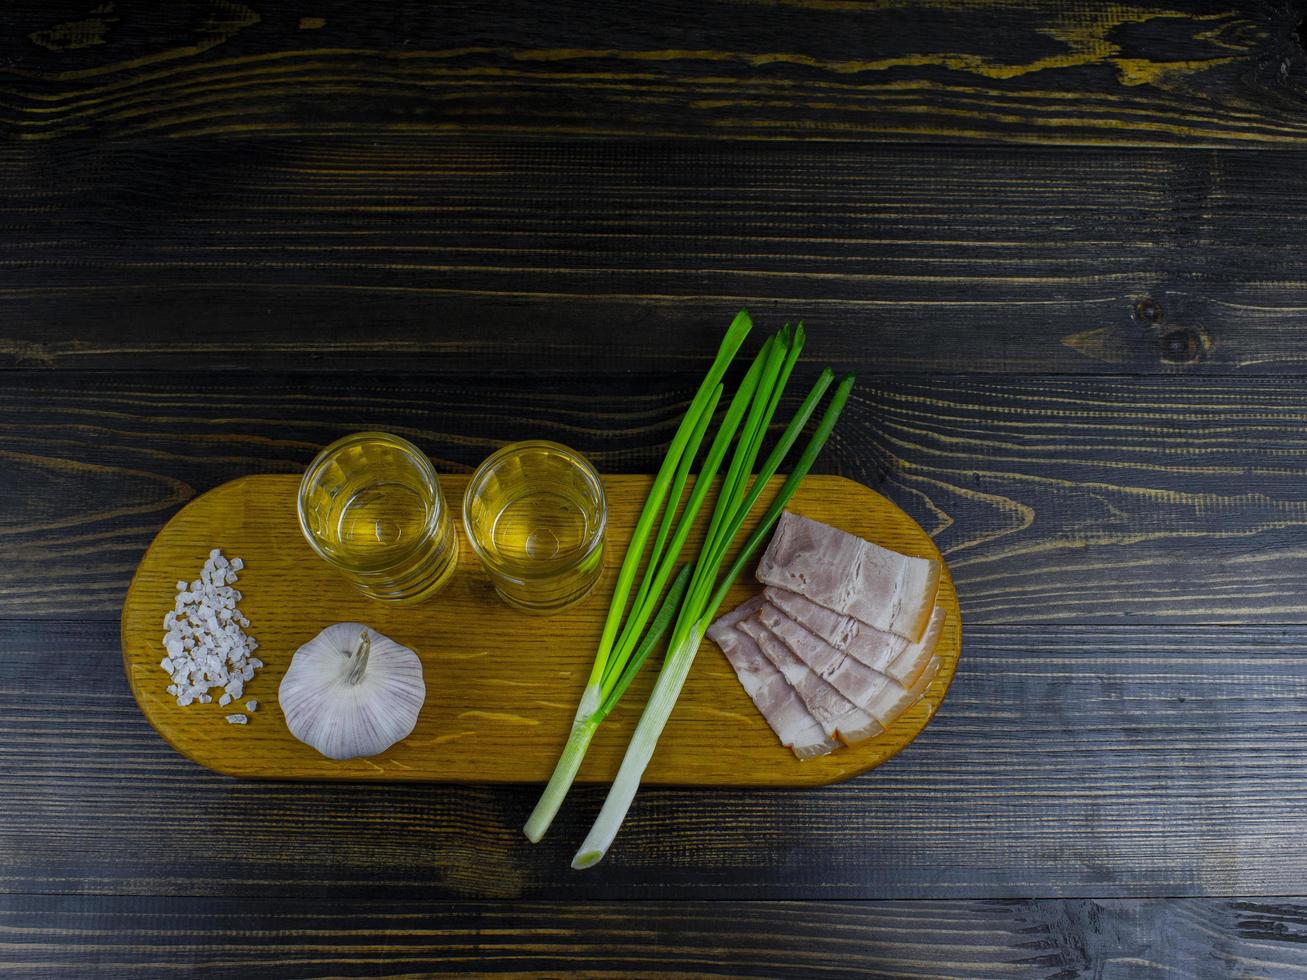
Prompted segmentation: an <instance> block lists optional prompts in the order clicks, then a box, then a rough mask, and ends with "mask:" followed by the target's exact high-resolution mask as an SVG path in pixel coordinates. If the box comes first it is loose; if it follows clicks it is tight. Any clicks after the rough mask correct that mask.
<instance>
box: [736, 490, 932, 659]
mask: <svg viewBox="0 0 1307 980" xmlns="http://www.w3.org/2000/svg"><path fill="white" fill-rule="evenodd" d="M758 581H760V582H762V583H763V584H764V585H773V586H776V587H777V588H781V589H787V590H789V591H790V592H797V593H798V594H799V595H802V596H806V597H807V598H809V599H811V600H812V601H813V602H815V603H817V604H818V605H821V606H825V607H826V608H827V609H832V610H834V611H835V612H838V613H843V614H844V615H846V616H852V617H853V618H854V619H856V620H858V621H859V622H862V623H866V624H867V625H868V626H872V627H875V628H876V629H878V630H882V631H884V632H886V633H895V634H897V635H898V636H901V637H903V638H904V639H906V640H908V641H910V642H916V641H917V640H919V639H921V636H922V634H923V633H925V631H926V625H927V623H928V622H929V620H930V612H931V610H932V609H933V608H934V607H935V593H936V592H937V591H938V590H939V562H937V561H934V560H933V559H929V558H912V557H909V556H907V555H900V554H899V553H898V552H896V551H890V550H889V549H888V548H882V547H880V546H879V545H875V544H872V543H871V542H870V541H864V540H862V539H861V538H859V537H856V536H855V535H852V534H849V533H847V532H845V531H841V530H839V529H838V528H833V527H831V526H830V525H828V524H822V523H821V522H820V521H814V520H810V519H809V518H807V517H800V516H799V515H798V514H795V513H792V512H790V511H785V512H784V513H783V514H781V519H780V521H779V522H778V523H777V525H776V533H775V534H774V535H773V536H772V539H771V544H769V545H768V546H767V551H766V553H765V554H764V555H763V556H762V560H761V561H760V562H759V563H758Z"/></svg>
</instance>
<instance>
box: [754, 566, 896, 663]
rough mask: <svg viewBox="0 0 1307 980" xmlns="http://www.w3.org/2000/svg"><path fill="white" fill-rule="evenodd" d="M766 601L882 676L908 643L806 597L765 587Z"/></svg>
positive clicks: (786, 590)
mask: <svg viewBox="0 0 1307 980" xmlns="http://www.w3.org/2000/svg"><path fill="white" fill-rule="evenodd" d="M762 594H763V595H764V596H765V597H766V599H767V601H768V602H769V603H771V604H772V605H773V606H775V607H776V608H777V609H779V610H780V611H781V612H782V613H784V614H785V615H786V616H788V617H789V618H790V619H792V620H794V621H795V622H796V623H798V624H799V625H800V626H802V627H803V628H804V629H805V630H807V631H808V632H809V633H812V634H814V635H815V636H819V637H821V638H822V639H823V640H825V641H826V642H827V643H829V644H830V645H831V646H833V647H835V648H836V649H837V650H843V651H844V652H845V653H847V654H848V655H849V656H850V657H854V658H855V659H856V660H858V662H859V663H863V664H866V665H867V666H868V667H870V668H871V669H872V670H878V671H880V672H881V673H882V674H884V673H888V672H889V666H890V664H892V663H894V662H895V661H896V660H897V659H898V658H899V656H900V655H901V654H903V653H904V652H905V651H906V650H907V649H908V647H909V646H911V644H910V643H909V642H908V641H907V640H905V639H903V637H901V636H895V635H894V634H893V633H886V632H885V631H883V630H878V629H872V627H870V626H868V625H867V624H866V623H860V622H858V621H857V620H856V619H854V618H853V617H852V616H845V615H844V614H843V613H837V612H836V611H835V610H833V609H827V608H826V607H825V606H819V605H817V603H815V602H813V601H812V600H811V599H809V598H807V597H806V596H801V595H799V594H798V593H797V592H790V591H789V590H788V589H779V588H777V587H776V586H774V585H769V586H767V588H765V589H763V593H762Z"/></svg>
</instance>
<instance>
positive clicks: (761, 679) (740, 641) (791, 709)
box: [708, 596, 839, 759]
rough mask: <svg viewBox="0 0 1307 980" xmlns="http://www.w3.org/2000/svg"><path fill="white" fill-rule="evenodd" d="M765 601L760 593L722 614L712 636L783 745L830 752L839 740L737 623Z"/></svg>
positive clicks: (813, 753)
mask: <svg viewBox="0 0 1307 980" xmlns="http://www.w3.org/2000/svg"><path fill="white" fill-rule="evenodd" d="M762 603H763V599H762V597H761V596H758V597H757V598H754V599H750V600H749V601H748V602H745V603H744V604H743V605H742V606H739V607H738V608H736V609H734V610H733V611H731V612H728V613H727V614H726V615H724V616H721V617H720V618H718V620H717V621H716V622H715V623H713V624H712V625H711V626H709V627H708V638H709V639H711V640H712V641H713V642H714V643H716V644H717V646H719V647H720V648H721V651H722V653H724V654H726V659H727V660H728V661H729V662H730V665H731V667H733V668H734V669H735V676H736V677H738V678H739V679H740V684H741V686H743V688H744V690H745V693H746V694H748V695H749V697H750V698H751V699H752V700H753V703H754V705H755V706H756V707H757V708H758V711H759V712H760V713H761V714H762V716H763V718H764V719H765V720H766V722H767V724H768V725H770V726H771V729H772V731H774V732H775V733H776V737H777V738H779V739H780V740H781V744H782V745H784V746H785V747H786V748H788V749H790V751H792V752H793V753H794V754H795V756H797V757H798V758H799V759H814V758H816V757H817V756H820V755H826V754H827V753H829V752H831V751H832V750H834V749H835V747H836V746H837V745H838V744H839V743H838V742H836V740H835V739H834V738H831V737H830V736H828V735H827V734H826V732H825V730H824V729H823V728H822V727H821V725H820V724H819V723H818V722H817V719H816V718H814V717H813V716H812V715H811V714H809V712H808V709H807V708H806V707H805V706H804V703H803V700H802V699H801V698H800V697H799V695H798V694H797V693H795V691H794V688H792V687H790V684H789V682H788V681H787V680H786V679H785V676H784V675H783V674H782V673H781V672H780V671H779V670H777V669H776V666H775V665H774V664H773V663H772V662H771V661H770V660H768V659H767V657H765V656H764V655H763V652H762V651H761V650H760V649H758V644H757V643H756V642H755V641H754V639H753V637H751V636H749V635H748V634H746V633H743V632H741V631H740V629H739V628H738V626H737V624H738V623H739V622H740V620H742V619H747V618H748V617H749V616H752V615H753V614H754V613H755V612H757V611H758V607H759V606H761V605H762Z"/></svg>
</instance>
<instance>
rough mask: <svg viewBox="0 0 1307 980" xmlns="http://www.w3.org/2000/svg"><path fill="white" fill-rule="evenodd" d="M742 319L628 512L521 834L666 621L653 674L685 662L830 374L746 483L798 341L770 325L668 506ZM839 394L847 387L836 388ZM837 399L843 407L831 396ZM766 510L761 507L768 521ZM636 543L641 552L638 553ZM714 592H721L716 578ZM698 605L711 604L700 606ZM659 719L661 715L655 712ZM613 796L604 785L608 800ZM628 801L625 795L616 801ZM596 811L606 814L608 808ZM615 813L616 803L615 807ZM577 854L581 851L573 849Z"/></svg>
mask: <svg viewBox="0 0 1307 980" xmlns="http://www.w3.org/2000/svg"><path fill="white" fill-rule="evenodd" d="M751 326H752V324H751V321H750V320H749V316H748V314H747V313H746V312H744V311H743V310H742V311H740V313H739V314H738V315H737V316H736V318H735V320H734V322H732V324H731V327H730V329H729V330H728V331H727V334H726V338H725V339H724V340H723V341H722V344H721V347H720V348H719V350H718V352H717V357H716V359H715V360H714V361H713V364H712V367H711V368H710V370H709V372H708V375H707V376H706V377H705V378H704V380H703V383H702V384H701V385H700V386H699V389H698V391H697V392H696V394H695V396H694V398H693V399H692V400H691V402H690V407H689V409H688V410H687V411H686V414H685V418H684V419H682V420H681V424H680V426H679V427H678V428H677V431H676V434H675V436H674V437H673V439H672V443H671V446H670V447H669V449H668V451H667V456H666V457H665V458H664V460H663V463H662V466H661V467H660V469H659V471H658V474H657V476H655V478H654V482H653V485H652V487H651V488H650V491H649V495H648V497H647V498H646V499H645V504H644V509H643V510H642V511H641V512H640V517H639V519H638V520H637V521H636V526H635V529H634V531H633V532H632V535H631V541H630V544H629V546H628V548H627V552H626V555H625V556H624V558H623V559H622V565H621V568H620V569H619V571H618V575H617V582H616V585H615V587H614V591H613V598H612V601H611V603H610V605H609V609H608V617H607V619H606V620H605V622H604V628H603V633H602V635H601V637H600V641H599V649H598V651H597V652H596V654H595V662H594V666H593V668H592V669H591V672H590V678H589V680H588V681H587V683H586V687H585V690H584V692H583V693H582V696H581V701H580V704H579V705H578V707H577V712H576V717H575V719H574V720H573V723H572V731H571V733H570V734H569V736H568V739H567V743H566V745H565V746H564V748H563V752H562V755H561V756H560V757H559V760H558V764H557V765H556V766H555V768H554V772H553V775H552V776H551V777H550V780H549V783H548V785H547V786H546V787H545V790H544V792H543V793H542V794H541V797H540V800H539V802H538V803H537V804H536V807H535V809H534V810H533V811H532V813H531V816H530V818H529V819H528V820H527V823H526V826H525V827H524V831H525V833H526V836H527V837H528V838H529V839H530V840H532V841H539V840H540V838H541V837H542V836H543V835H544V833H545V832H546V831H547V830H548V828H549V825H550V823H551V822H552V821H553V818H554V816H555V815H556V814H557V812H558V808H559V807H560V806H561V805H562V801H563V798H564V797H565V796H566V795H567V791H568V789H569V788H570V787H571V785H572V782H573V781H574V780H575V778H576V774H577V773H578V772H579V770H580V767H581V763H582V760H583V759H584V758H585V754H586V752H587V751H588V749H589V746H590V742H591V740H592V739H593V737H594V733H595V731H596V730H597V729H598V727H599V725H600V724H601V723H602V722H603V720H604V719H605V718H606V717H607V716H608V715H609V713H610V712H611V711H612V710H613V708H614V707H615V706H616V704H617V702H618V701H619V700H620V699H621V698H622V696H623V695H624V694H625V693H626V691H627V689H628V688H629V687H630V685H631V683H632V682H633V681H634V679H635V677H636V675H637V674H638V673H639V671H640V669H641V668H642V666H643V665H644V662H645V661H646V660H647V659H648V658H649V655H650V653H651V652H652V650H653V648H654V647H655V646H656V645H657V643H658V642H659V640H661V639H662V637H663V635H664V634H665V633H666V632H667V630H668V629H669V628H670V627H672V626H673V624H675V628H674V629H673V630H672V642H671V643H670V644H669V650H671V651H672V653H669V654H668V656H667V659H666V661H665V663H664V667H663V674H664V675H665V674H668V673H669V668H670V667H672V666H673V660H674V656H673V655H674V654H676V658H675V659H676V668H677V669H678V670H679V669H681V668H682V667H683V669H684V670H686V671H688V670H689V663H688V662H684V663H682V662H683V661H686V654H685V653H684V652H681V653H679V654H677V651H679V650H683V648H685V647H686V646H687V645H688V643H689V640H688V637H689V636H690V635H691V634H692V633H693V632H694V630H693V627H694V624H696V623H698V622H699V621H700V620H703V619H704V616H705V615H707V616H708V619H711V612H712V611H715V609H716V607H717V605H719V604H720V603H721V596H720V595H718V594H717V593H716V592H713V591H712V587H713V585H714V583H715V581H716V578H717V573H718V571H719V569H720V567H721V565H722V562H723V561H724V560H725V556H726V551H727V549H728V548H729V547H730V544H731V542H732V541H733V540H734V538H735V536H736V535H737V534H738V532H739V530H740V528H741V526H742V525H743V522H744V520H745V518H746V517H747V516H748V513H749V511H750V510H752V508H753V506H754V505H755V504H756V503H757V500H758V498H759V496H760V495H761V493H762V491H763V490H764V488H765V487H766V485H767V483H768V481H769V480H770V479H771V477H772V476H773V475H774V474H775V472H776V470H777V468H778V467H779V466H780V464H781V462H782V461H783V460H784V458H785V455H786V453H787V452H788V451H789V449H790V448H791V446H792V445H793V443H794V441H795V440H796V439H797V438H798V435H799V433H800V432H801V431H802V429H803V427H804V425H805V424H806V422H807V420H808V418H809V417H810V416H811V415H812V412H813V411H814V409H815V408H816V405H817V403H818V402H819V401H820V400H821V397H822V395H823V394H824V393H825V391H826V388H827V387H828V386H829V384H830V380H831V374H830V372H829V371H826V372H824V373H823V374H822V376H821V378H820V379H819V380H818V382H817V384H816V385H815V386H814V388H813V390H812V392H811V393H810V394H809V395H808V397H807V399H805V401H804V403H803V405H802V406H801V407H800V409H799V411H798V413H796V415H795V417H794V418H793V419H792V420H791V422H790V424H789V426H788V427H787V428H786V430H785V432H784V433H783V434H782V436H781V439H780V441H779V442H778V444H777V446H776V448H775V449H774V450H773V451H772V453H771V454H770V455H769V456H768V457H767V460H766V461H765V462H764V463H763V465H762V467H761V469H760V470H759V472H758V474H757V476H756V477H755V478H754V479H753V481H752V483H750V481H749V475H750V473H752V471H753V466H754V463H755V462H756V460H757V457H758V453H759V451H760V449H761V447H762V442H763V439H764V438H765V436H766V433H767V430H768V427H769V426H770V424H771V420H772V416H773V415H774V414H775V412H776V408H777V406H778V405H779V404H780V400H781V396H782V393H783V392H784V389H785V385H786V382H787V381H788V380H789V376H790V373H791V372H792V370H793V368H794V365H795V363H796V361H797V360H798V357H799V353H800V352H801V351H802V349H803V343H804V335H803V326H802V324H800V325H799V326H798V327H797V328H796V329H795V330H793V331H791V330H790V328H789V327H788V326H787V327H785V329H783V330H782V331H781V332H779V333H778V334H776V335H774V336H772V337H769V338H768V339H767V341H766V342H765V343H764V344H763V345H762V348H761V349H760V350H759V351H758V353H757V355H756V356H755V357H754V359H753V362H752V363H751V364H750V366H749V369H748V371H747V372H746V373H745V375H744V378H743V379H742V380H741V382H740V385H739V387H738V388H737V389H736V391H735V393H734V394H733V396H732V397H731V400H730V403H729V404H728V406H727V408H726V411H725V413H724V415H723V416H722V420H721V422H720V423H719V425H718V427H717V431H716V433H715V435H714V436H713V439H712V442H711V444H710V446H709V448H708V451H707V453H706V455H705V457H704V460H703V462H702V464H701V465H700V469H699V472H698V473H697V474H696V476H695V479H694V484H693V487H692V488H691V490H690V493H689V498H688V499H687V500H686V502H685V506H684V508H683V509H681V510H680V511H679V514H678V508H679V507H680V504H681V498H682V496H683V495H684V493H685V488H686V486H687V483H688V482H689V477H690V470H691V469H692V468H693V465H694V461H695V458H696V457H697V456H698V454H699V449H700V447H701V445H702V444H703V440H704V438H705V437H706V436H707V432H708V427H709V425H710V424H711V422H712V419H713V415H714V413H715V411H716V409H717V406H718V404H719V403H720V401H721V398H722V394H723V390H724V389H723V386H722V384H721V379H722V377H723V375H724V374H725V372H726V369H727V367H728V366H729V365H730V362H731V360H732V359H733V358H734V356H735V353H736V352H737V351H738V350H739V348H740V346H741V344H742V343H743V341H744V337H745V335H746V334H747V333H748V331H749V329H750V327H751ZM838 397H839V396H837V398H838ZM844 397H847V390H845V391H844ZM839 404H840V405H841V406H842V404H843V402H842V400H841V401H840V403H839ZM827 414H828V417H829V425H826V426H825V430H824V431H825V433H826V434H829V429H830V426H831V425H833V424H834V417H833V416H831V414H830V412H829V411H828V413H827ZM835 415H838V410H836V411H835ZM822 431H823V430H822V429H820V428H819V430H818V434H819V435H821V433H822ZM737 434H738V438H737ZM815 438H816V437H814V439H815ZM824 441H825V435H821V439H820V442H824ZM732 446H734V452H733V454H732V456H731V461H730V464H729V466H728V467H727V470H726V475H725V477H724V478H723V480H722V481H721V487H720V489H719V491H718V494H717V499H716V502H715V504H714V506H713V511H712V516H711V518H710V519H709V522H708V528H707V532H706V534H705V536H704V542H703V545H702V546H701V548H700V550H699V555H698V558H697V559H696V560H695V561H694V563H693V564H686V565H682V566H681V569H680V571H679V572H678V573H677V574H676V578H675V580H674V581H672V582H671V585H670V588H669V589H668V592H667V595H666V596H665V597H664V598H663V599H662V601H661V603H660V602H659V597H660V596H662V594H663V590H664V589H665V588H668V582H669V580H670V579H671V577H672V573H673V571H674V570H675V569H676V565H677V562H678V560H679V558H680V553H681V551H682V549H683V548H684V546H685V543H686V541H687V539H688V538H689V536H690V533H691V531H692V530H693V527H694V524H695V522H696V520H697V518H698V515H699V511H700V510H701V509H702V507H703V504H704V502H705V500H706V499H707V496H708V493H709V491H710V489H711V487H712V486H713V483H714V478H715V477H716V476H717V473H718V470H719V469H720V468H721V466H722V464H723V462H724V461H725V459H726V454H727V453H728V452H729V451H731V447H732ZM820 448H821V446H820V443H817V444H816V446H815V448H814V447H813V446H812V445H810V446H809V452H807V453H805V458H806V459H807V463H806V464H804V465H803V467H802V472H799V471H797V470H796V473H795V474H792V475H791V477H790V479H789V480H788V481H787V482H786V484H785V486H784V487H783V488H782V491H781V494H780V495H778V497H777V500H776V501H774V502H773V505H772V507H771V508H769V509H768V511H767V514H766V515H764V518H763V522H764V523H765V524H766V526H765V527H763V526H762V524H760V525H759V528H758V529H756V530H755V532H754V534H753V535H752V536H751V537H750V539H749V543H746V546H745V548H746V551H748V553H749V554H751V553H752V550H756V548H757V545H758V543H759V542H760V541H761V540H762V537H763V536H765V534H766V533H767V531H769V530H770V528H771V526H772V525H773V524H774V523H775V521H776V519H777V517H778V516H779V514H780V510H781V508H782V507H783V506H784V503H785V501H786V500H788V499H789V496H790V495H792V494H793V492H794V488H796V487H797V486H798V483H799V481H800V480H801V479H802V477H803V473H804V472H806V471H807V468H808V467H809V466H811V463H812V459H813V458H815V456H816V453H817V451H818V450H820ZM660 513H661V515H662V518H661V520H660V521H659V523H658V530H657V533H656V534H654V535H653V541H652V545H651V546H650V542H649V539H650V535H651V533H652V532H653V529H654V522H655V520H656V519H657V518H658V516H659V514H660ZM767 515H771V516H770V519H769V518H768V516H767ZM646 550H648V555H647V557H646V554H645V552H646ZM642 561H643V562H644V565H645V569H644V576H643V578H642V580H641V582H640V585H639V588H638V590H637V591H636V593H635V598H634V600H633V601H632V602H631V604H630V608H629V610H628V608H627V600H628V598H629V597H630V595H631V589H632V587H633V586H634V584H635V577H636V573H637V570H638V569H639V566H640V564H641V562H642ZM745 561H747V555H746V554H744V553H743V552H742V556H741V557H739V558H737V560H736V563H735V565H733V566H732V570H731V571H730V572H729V573H728V576H727V582H726V588H729V582H730V581H733V580H734V578H735V576H737V575H738V574H739V571H740V568H742V567H743V564H744V562H745ZM719 591H721V594H723V595H724V594H725V589H724V588H723V589H722V590H719ZM709 603H711V606H712V609H711V610H708V611H707V612H705V610H706V609H707V604H709ZM655 613H656V615H655ZM706 628H707V621H705V622H703V627H702V629H699V631H698V634H697V636H696V638H695V641H694V644H693V647H694V648H697V646H698V637H701V636H702V634H703V629H706ZM693 653H694V650H693V649H691V651H690V654H689V660H693ZM683 682H684V676H682V677H681V680H680V681H678V682H677V683H676V684H675V691H673V692H672V693H671V695H670V701H669V702H668V703H667V705H666V711H667V712H668V713H669V712H670V711H671V706H672V704H673V703H674V702H675V700H676V696H677V694H679V692H680V685H681V683H683ZM666 687H667V685H666V683H665V682H664V680H663V676H662V675H660V678H659V681H658V682H657V684H656V685H655V687H654V694H655V696H657V695H659V692H660V691H665V690H666ZM653 708H654V699H653V698H651V700H650V704H649V706H648V707H646V709H645V713H644V716H642V718H641V722H640V728H639V729H637V735H639V734H640V731H642V730H645V729H646V728H647V724H646V719H648V718H649V717H650V716H651V711H653ZM665 720H666V716H665V715H664V717H663V722H665ZM657 727H658V731H659V732H660V731H661V729H662V722H659V723H658V726H657ZM657 737H658V735H657V732H655V733H654V734H653V736H652V740H651V741H650V742H649V745H648V751H649V753H650V754H652V751H653V742H656V740H657ZM634 754H638V753H637V752H636V743H635V742H634V741H633V742H632V748H631V749H630V750H628V753H627V762H624V763H623V767H622V772H623V773H627V772H628V768H629V767H628V762H629V761H630V760H631V759H632V757H633V755H634ZM647 761H648V760H647V758H646V759H645V763H643V764H641V765H640V767H639V772H637V773H636V775H635V780H634V784H632V787H631V790H630V792H631V796H632V797H633V796H634V793H635V787H636V786H638V783H639V777H640V773H643V771H644V765H645V764H647ZM619 778H621V773H619ZM616 789H617V784H614V793H615V792H616ZM612 798H613V796H612V794H610V800H611V799H612ZM629 805H630V804H629V800H628V802H627V804H626V806H629ZM605 812H608V808H607V807H605ZM622 813H623V814H624V813H625V808H623V810H622ZM620 822H621V818H620V816H619V817H618V820H617V823H618V824H619V825H620ZM612 832H613V834H615V833H616V826H614V827H613V831H612ZM592 836H593V832H592ZM610 839H611V838H610ZM606 846H607V845H605V847H606ZM601 856H602V851H601V852H599V854H598V855H597V856H595V857H594V858H593V860H598V859H599V857H601ZM578 861H581V857H580V856H578ZM589 863H593V861H591V862H589ZM577 866H578V867H579V866H586V865H583V864H578V865H577Z"/></svg>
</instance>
